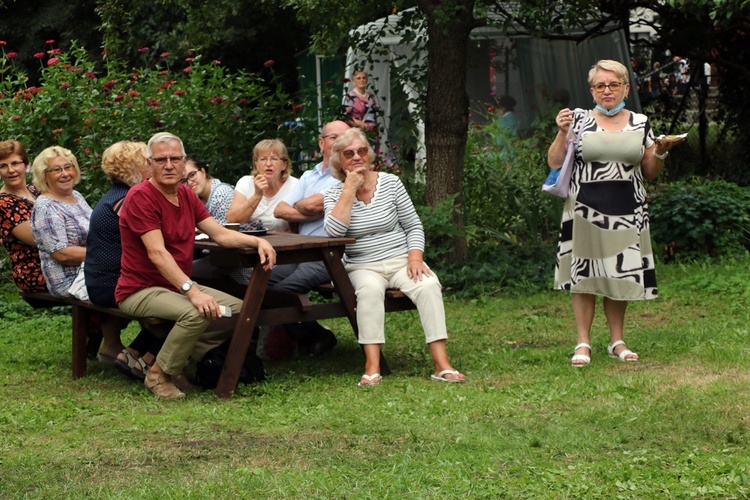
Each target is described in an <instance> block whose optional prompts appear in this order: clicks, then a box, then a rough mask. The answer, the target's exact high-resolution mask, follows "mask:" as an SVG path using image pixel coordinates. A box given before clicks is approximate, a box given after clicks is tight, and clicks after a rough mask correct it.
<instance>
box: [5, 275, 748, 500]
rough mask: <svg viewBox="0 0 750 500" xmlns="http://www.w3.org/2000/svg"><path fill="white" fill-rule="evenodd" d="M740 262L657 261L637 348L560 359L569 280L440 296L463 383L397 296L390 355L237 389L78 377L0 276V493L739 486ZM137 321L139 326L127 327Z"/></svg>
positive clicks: (635, 330)
mask: <svg viewBox="0 0 750 500" xmlns="http://www.w3.org/2000/svg"><path fill="white" fill-rule="evenodd" d="M748 267H750V266H748V265H747V262H730V263H726V264H715V265H692V266H687V267H684V266H668V267H664V268H662V269H659V278H660V294H661V298H660V299H659V300H656V301H648V302H643V303H636V304H632V306H631V307H630V309H629V312H628V315H627V317H626V332H627V333H626V340H627V341H628V344H629V346H630V347H631V348H633V350H635V351H637V352H639V354H640V355H641V359H642V361H641V362H639V363H627V364H626V363H621V362H620V361H619V360H616V359H611V358H609V357H608V356H607V355H606V345H607V341H608V335H607V333H606V331H607V330H606V324H605V322H604V319H603V314H602V313H601V311H598V312H597V316H596V320H595V324H594V330H593V331H594V334H593V338H592V340H593V343H592V345H593V348H594V352H593V355H592V364H591V365H590V366H588V367H586V368H584V369H573V368H571V367H570V366H569V359H570V355H571V354H572V348H573V345H574V343H575V334H574V321H573V317H572V312H571V310H570V304H569V297H568V296H567V295H566V294H564V293H554V292H546V293H541V294H534V295H529V296H526V297H513V298H506V299H491V300H485V299H482V298H477V299H476V300H474V301H457V300H451V299H449V300H447V303H446V307H447V312H448V317H449V320H448V326H449V331H450V333H451V341H450V346H449V350H450V353H451V355H452V358H453V361H454V364H455V365H456V366H457V367H458V368H459V369H461V370H462V371H463V372H465V373H466V374H467V376H468V377H469V382H467V383H466V384H463V385H458V384H455V385H454V384H437V383H434V382H431V381H430V380H429V374H430V372H431V363H430V361H429V355H428V353H427V350H426V348H425V346H424V338H423V336H422V333H421V327H420V325H419V320H418V317H417V316H416V314H415V313H414V312H404V313H396V314H390V315H388V318H387V322H388V325H387V338H388V343H387V344H386V346H385V349H384V352H385V354H386V356H387V358H388V361H389V363H390V365H391V367H392V368H393V370H394V374H393V375H392V376H390V377H386V378H385V379H384V381H383V384H382V385H381V386H379V387H377V388H370V389H360V388H357V387H356V382H357V381H358V379H359V375H360V374H361V370H362V365H363V358H362V356H361V353H360V352H359V348H358V346H357V345H356V343H355V342H354V340H353V338H352V337H351V330H350V329H349V327H348V325H347V324H346V323H345V322H343V321H338V320H337V321H330V322H327V324H328V326H330V327H331V328H333V330H334V331H335V332H337V333H338V335H339V340H340V342H339V345H338V346H337V347H336V349H335V350H334V351H333V352H332V353H330V354H328V355H326V356H324V357H322V358H319V359H313V360H310V359H296V360H292V361H288V362H283V363H274V364H270V365H267V369H268V371H269V372H270V374H271V377H270V379H269V380H268V381H267V382H265V383H262V384H257V385H252V386H242V387H240V388H239V390H238V392H237V394H236V395H235V397H234V398H233V399H232V400H230V401H219V400H217V399H216V398H215V396H214V395H213V393H210V392H209V393H202V394H199V395H194V396H191V397H189V398H188V399H187V400H186V401H183V402H174V403H164V402H160V401H157V400H155V399H154V398H153V396H151V395H150V394H149V393H148V392H147V391H146V390H145V389H144V388H143V386H142V385H140V384H135V383H132V382H130V381H128V380H126V379H124V378H122V377H121V376H120V375H118V374H117V372H115V371H114V370H112V369H110V368H107V367H102V366H100V365H98V364H97V363H95V362H89V376H87V377H86V378H84V379H81V380H77V381H74V380H72V379H71V377H70V345H69V344H70V333H69V332H70V318H69V316H68V315H67V314H52V313H42V312H39V311H34V310H31V309H30V308H27V307H26V306H25V305H24V304H23V303H20V302H15V301H14V298H13V296H12V294H6V295H5V296H4V298H5V300H4V303H3V306H2V307H0V313H2V315H3V317H2V318H0V332H1V333H0V366H2V367H3V371H2V373H1V374H0V401H2V407H0V429H1V431H0V497H3V498H5V497H9V498H17V497H30V498H50V497H54V498H80V497H84V496H94V497H97V496H98V497H113V498H132V497H145V496H152V495H162V496H167V497H179V498H215V497H222V498H227V497H240V496H243V497H246V496H249V495H252V496H254V497H265V498H306V497H315V498H318V497H327V498H459V497H465V498H509V497H513V498H615V497H627V498H653V497H662V498H667V497H688V496H697V497H721V498H744V497H747V496H748V495H750V451H748V450H750V446H749V445H750V412H749V411H748V410H749V408H748V405H750V398H749V397H748V396H749V395H750V384H749V383H748V382H750V364H748V361H749V359H750V343H749V342H748V341H749V340H750V332H749V331H748V324H750V308H749V307H748V303H749V300H748V299H749V298H750V288H749V286H750V285H748V283H750V270H749V269H748ZM134 333H135V330H134V329H133V327H131V329H130V330H128V335H129V336H132V335H133V334H134Z"/></svg>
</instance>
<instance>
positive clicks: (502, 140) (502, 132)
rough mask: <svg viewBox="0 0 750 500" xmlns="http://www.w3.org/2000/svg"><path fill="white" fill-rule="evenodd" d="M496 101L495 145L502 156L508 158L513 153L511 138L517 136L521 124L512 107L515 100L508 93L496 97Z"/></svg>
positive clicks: (514, 105)
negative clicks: (496, 133)
mask: <svg viewBox="0 0 750 500" xmlns="http://www.w3.org/2000/svg"><path fill="white" fill-rule="evenodd" d="M495 102H496V103H497V118H496V120H495V123H497V125H498V127H499V130H498V135H497V139H496V141H497V147H498V149H500V155H501V157H502V158H508V157H509V156H512V155H513V149H512V146H511V140H512V139H513V138H514V137H518V130H519V128H520V126H521V124H520V122H519V121H518V117H517V116H516V114H515V112H514V109H515V107H516V100H515V99H513V98H512V97H511V96H509V95H503V96H500V97H498V98H496V100H495Z"/></svg>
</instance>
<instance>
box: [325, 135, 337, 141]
mask: <svg viewBox="0 0 750 500" xmlns="http://www.w3.org/2000/svg"><path fill="white" fill-rule="evenodd" d="M320 138H321V139H331V140H332V141H335V140H336V139H338V138H339V134H328V135H321V136H320Z"/></svg>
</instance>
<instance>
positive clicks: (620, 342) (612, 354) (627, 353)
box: [607, 340, 638, 361]
mask: <svg viewBox="0 0 750 500" xmlns="http://www.w3.org/2000/svg"><path fill="white" fill-rule="evenodd" d="M618 345H623V346H624V345H625V341H624V340H618V341H617V342H613V343H611V344H609V347H607V352H608V353H609V356H610V357H612V358H620V361H638V355H637V354H636V353H634V352H633V351H631V350H630V349H628V348H627V346H625V349H623V350H622V351H620V354H615V348H616V347H617V346H618ZM628 356H630V357H628Z"/></svg>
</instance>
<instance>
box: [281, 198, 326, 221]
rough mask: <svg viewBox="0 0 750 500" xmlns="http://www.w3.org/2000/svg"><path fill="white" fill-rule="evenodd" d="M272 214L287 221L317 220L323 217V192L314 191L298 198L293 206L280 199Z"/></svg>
mask: <svg viewBox="0 0 750 500" xmlns="http://www.w3.org/2000/svg"><path fill="white" fill-rule="evenodd" d="M273 216H274V217H276V218H277V219H284V220H285V221H288V222H306V221H311V220H318V219H320V218H321V217H323V194H322V193H315V194H313V195H311V196H308V197H307V198H303V199H301V200H299V201H298V202H297V203H295V204H294V206H292V205H290V204H289V203H287V202H285V201H281V202H279V204H278V205H276V208H275V209H274V211H273Z"/></svg>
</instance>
